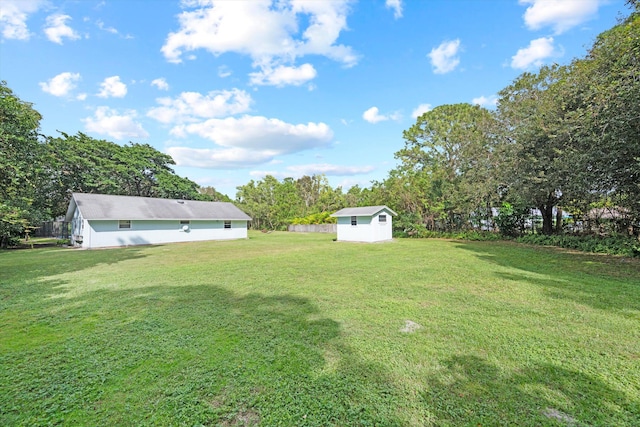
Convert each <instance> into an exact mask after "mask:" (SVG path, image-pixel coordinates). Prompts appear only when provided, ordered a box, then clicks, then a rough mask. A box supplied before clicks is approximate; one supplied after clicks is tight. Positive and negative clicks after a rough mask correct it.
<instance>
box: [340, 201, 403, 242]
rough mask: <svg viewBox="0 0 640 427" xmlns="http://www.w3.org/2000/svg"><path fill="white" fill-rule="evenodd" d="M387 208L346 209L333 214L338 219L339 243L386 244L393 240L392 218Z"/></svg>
mask: <svg viewBox="0 0 640 427" xmlns="http://www.w3.org/2000/svg"><path fill="white" fill-rule="evenodd" d="M395 215H397V214H396V213H395V212H394V211H392V210H391V209H389V208H388V207H387V206H365V207H360V208H344V209H341V210H339V211H338V212H336V213H334V214H332V215H331V216H332V217H336V218H337V219H338V241H346V242H384V241H386V240H391V239H392V238H393V234H392V230H393V224H392V217H393V216H395Z"/></svg>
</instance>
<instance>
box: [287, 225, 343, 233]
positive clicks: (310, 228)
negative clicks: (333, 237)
mask: <svg viewBox="0 0 640 427" xmlns="http://www.w3.org/2000/svg"><path fill="white" fill-rule="evenodd" d="M287 230H288V231H291V232H294V233H337V232H338V225H337V224H304V225H290V226H289V227H288V228H287Z"/></svg>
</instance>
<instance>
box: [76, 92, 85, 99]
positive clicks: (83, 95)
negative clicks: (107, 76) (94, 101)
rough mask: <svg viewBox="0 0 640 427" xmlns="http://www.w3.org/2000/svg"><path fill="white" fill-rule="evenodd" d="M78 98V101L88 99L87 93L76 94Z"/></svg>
mask: <svg viewBox="0 0 640 427" xmlns="http://www.w3.org/2000/svg"><path fill="white" fill-rule="evenodd" d="M76 99H77V100H78V101H84V100H85V99H87V94H86V93H84V92H83V93H79V94H78V96H76Z"/></svg>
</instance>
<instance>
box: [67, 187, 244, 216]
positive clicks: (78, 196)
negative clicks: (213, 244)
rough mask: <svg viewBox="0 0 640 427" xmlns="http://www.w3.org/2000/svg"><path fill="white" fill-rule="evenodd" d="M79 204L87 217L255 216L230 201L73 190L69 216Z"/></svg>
mask: <svg viewBox="0 0 640 427" xmlns="http://www.w3.org/2000/svg"><path fill="white" fill-rule="evenodd" d="M76 206H77V207H78V209H79V210H80V213H81V214H82V217H83V218H84V219H88V220H92V219H122V220H141V219H161V220H173V219H176V220H187V219H188V220H207V219H208V220H210V219H215V220H243V221H251V217H250V216H248V215H247V214H246V213H244V212H242V211H241V210H240V209H238V208H237V207H236V206H235V205H234V204H233V203H228V202H202V201H197V200H176V199H154V198H151V197H134V196H112V195H108V194H88V193H73V195H72V197H71V202H70V203H69V209H68V210H67V216H66V220H67V221H70V220H71V219H72V217H73V212H74V210H75V207H76Z"/></svg>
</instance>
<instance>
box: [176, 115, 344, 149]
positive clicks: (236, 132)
mask: <svg viewBox="0 0 640 427" xmlns="http://www.w3.org/2000/svg"><path fill="white" fill-rule="evenodd" d="M174 129H176V132H175V133H176V134H178V135H180V134H184V135H188V134H192V135H198V136H200V137H202V138H206V139H209V140H211V141H213V142H215V143H216V144H218V145H220V146H224V147H237V148H246V149H254V150H267V151H270V152H274V153H275V154H289V153H294V152H298V151H302V150H306V149H311V148H318V147H325V146H327V145H328V144H329V142H331V139H332V138H333V132H332V131H331V129H330V128H329V126H327V125H326V124H324V123H307V124H297V125H294V124H291V123H286V122H283V121H282V120H279V119H268V118H266V117H262V116H242V117H239V118H235V117H227V118H224V119H209V120H206V121H204V122H201V123H192V124H187V125H180V126H176V128H174Z"/></svg>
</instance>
